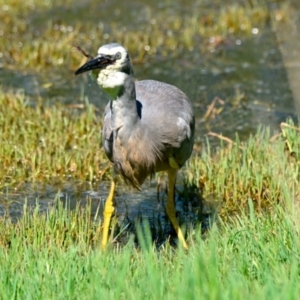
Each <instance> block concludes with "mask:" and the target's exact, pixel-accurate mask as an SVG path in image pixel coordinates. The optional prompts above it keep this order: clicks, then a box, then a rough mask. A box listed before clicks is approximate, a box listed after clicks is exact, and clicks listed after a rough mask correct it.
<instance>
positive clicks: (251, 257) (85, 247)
mask: <svg viewBox="0 0 300 300" xmlns="http://www.w3.org/2000/svg"><path fill="white" fill-rule="evenodd" d="M0 106H1V107H2V109H3V114H2V115H1V117H0V126H1V128H2V130H1V132H0V138H1V141H2V145H1V146H2V147H1V150H0V163H1V164H2V165H1V169H0V178H1V188H2V191H3V194H4V193H7V195H6V196H7V198H9V195H10V191H11V189H12V190H13V191H16V190H18V189H19V186H20V184H21V183H22V182H25V181H26V182H41V183H50V184H51V183H53V182H61V183H64V182H66V180H70V179H71V180H72V179H74V182H75V180H79V181H80V180H81V181H86V180H90V181H91V182H94V181H97V180H101V179H102V175H103V174H104V173H105V166H106V162H107V160H106V159H105V158H104V153H103V150H102V149H99V142H100V134H98V133H99V130H100V127H101V124H100V123H99V122H98V121H97V120H98V117H97V112H96V111H95V109H94V108H93V107H92V106H91V105H89V104H88V103H87V104H86V105H83V106H82V107H81V108H80V109H79V108H74V107H73V108H72V107H65V106H56V107H54V106H50V107H48V106H46V105H45V104H42V103H39V104H38V105H37V106H32V105H31V103H30V99H28V98H26V97H24V95H20V94H14V93H2V94H1V95H0ZM299 131H300V129H299V127H297V126H295V125H294V124H293V123H292V122H291V121H288V122H287V123H282V124H281V132H280V133H279V134H277V135H275V136H272V135H270V133H269V131H268V130H267V129H262V128H261V129H259V130H258V132H257V134H255V135H254V136H252V137H250V138H249V139H248V140H247V141H244V142H241V141H239V139H238V137H237V138H236V140H234V141H230V140H228V139H227V140H226V139H225V140H224V139H223V138H222V137H219V138H220V139H221V144H220V147H219V148H218V149H217V150H216V151H212V149H211V148H210V147H209V145H208V146H207V147H206V148H205V149H203V154H202V156H200V155H199V154H198V155H194V156H193V158H192V159H191V160H190V162H189V164H188V166H187V168H186V169H185V170H184V171H183V173H182V175H183V177H184V178H185V181H186V182H187V183H189V184H197V185H200V186H201V187H202V189H203V196H204V198H205V199H206V200H207V201H211V202H213V205H216V206H217V208H218V211H219V222H217V224H215V225H213V228H212V229H211V230H210V231H209V232H208V233H206V235H205V238H202V237H201V232H200V229H197V226H196V227H195V228H189V232H188V237H187V240H188V243H189V245H190V250H189V251H188V252H184V251H183V250H182V249H181V248H174V247H172V246H170V244H169V243H168V242H166V243H164V244H163V246H161V247H160V248H159V249H157V248H156V247H155V246H154V245H153V243H152V241H151V239H150V238H149V237H148V235H147V234H144V232H146V233H147V230H146V231H145V230H144V231H140V230H138V233H137V236H138V237H139V247H136V244H135V243H133V241H132V242H129V243H128V244H126V245H123V246H120V245H119V244H115V246H114V247H113V248H111V249H110V250H109V251H107V252H105V253H104V252H101V250H100V248H99V240H100V235H101V232H100V231H99V226H100V223H99V221H98V218H97V217H93V218H92V217H91V207H90V206H87V207H86V208H80V207H77V209H75V210H73V211H70V210H68V209H67V208H64V207H63V206H62V204H61V203H60V201H59V198H58V199H57V200H56V203H57V205H56V207H53V208H51V209H49V211H48V212H47V213H40V212H39V208H38V207H37V208H36V209H35V210H34V211H31V210H30V209H29V207H27V206H26V204H25V206H24V214H23V217H21V218H20V219H19V220H18V221H17V222H12V221H11V220H10V219H9V218H8V217H4V218H2V219H0V261H1V268H0V290H1V297H2V298H3V299H98V298H99V297H100V295H101V297H103V298H108V299H116V298H117V299H118V298H121V299H160V298H164V299H194V298H195V299H199V298H208V299H240V297H241V295H243V297H244V298H246V299H282V298H285V299H297V298H298V295H299V292H300V286H299V285H298V284H297V283H298V282H299V279H300V278H299V274H300V273H299V271H300V269H299V259H300V250H299V249H300V247H299V246H300V245H299V242H300V239H299V228H300V227H299V225H300V223H299V218H298V215H299V212H300V211H299V209H300V208H299V204H300V202H299V201H300V199H299V190H300V187H299V166H300V165H299V158H300V138H299ZM223 140H224V141H223ZM87 144H88V145H89V147H86V145H87ZM197 147H198V146H197ZM20 201H23V199H20ZM148 231H149V230H148ZM142 232H143V233H142Z"/></svg>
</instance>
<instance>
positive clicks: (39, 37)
mask: <svg viewBox="0 0 300 300" xmlns="http://www.w3.org/2000/svg"><path fill="white" fill-rule="evenodd" d="M2 2H3V1H2ZM2 2H0V28H1V29H0V36H1V41H2V48H1V53H0V58H1V61H2V65H3V66H4V67H5V68H10V69H16V70H26V71H28V70H31V71H35V72H36V71H38V70H40V69H43V70H45V68H55V67H57V66H65V67H66V66H68V67H69V68H72V69H75V68H77V67H78V65H79V60H80V59H81V58H82V57H81V56H80V55H79V54H74V53H75V51H72V45H79V46H82V47H83V48H85V49H86V50H87V51H88V52H91V53H95V51H96V49H94V48H92V47H91V45H93V47H97V46H98V45H101V44H105V43H108V42H115V41H118V42H119V43H122V44H123V45H124V46H125V47H126V48H128V50H129V51H130V53H131V56H132V58H133V59H134V61H135V62H145V61H147V60H149V59H151V57H174V56H178V55H182V54H183V53H185V52H186V51H192V50H195V51H201V52H203V51H204V52H205V51H211V50H212V49H214V48H215V47H218V46H219V45H223V44H226V40H227V39H228V38H232V37H236V38H243V37H247V36H250V35H252V33H253V32H254V33H255V34H256V33H259V32H260V31H263V29H264V28H265V26H266V25H267V24H268V21H269V19H270V12H269V10H268V5H267V3H266V2H265V1H263V0H262V1H259V0H258V1H237V2H236V3H228V4H224V3H221V4H220V3H219V1H214V2H213V3H212V4H208V3H207V2H206V1H202V0H200V1H196V2H193V1H191V2H190V3H188V4H187V5H188V6H189V7H190V9H189V10H188V12H187V11H185V10H184V9H181V10H178V8H177V6H172V5H170V3H169V2H168V1H164V2H162V3H161V5H160V8H155V6H151V5H148V4H145V3H144V2H143V1H140V2H137V3H136V6H137V7H138V9H137V8H136V6H132V7H131V6H129V7H128V6H126V5H124V4H122V3H118V4H117V5H115V4H114V3H110V2H106V3H105V5H104V4H103V3H102V2H100V3H99V1H89V2H88V4H86V6H85V7H84V8H83V7H82V5H81V4H79V3H74V1H62V0H59V1H42V0H35V1H30V2H28V3H24V2H23V1H20V0H15V1H12V2H9V3H8V2H3V3H2ZM283 4H285V3H283ZM288 7H289V6H288V5H287V4H285V5H281V4H279V7H278V10H277V11H276V12H277V14H280V16H281V18H280V21H284V20H286V19H288V18H287V15H288V14H289V9H288ZM132 10H134V11H136V14H137V15H139V14H143V16H144V18H143V19H141V17H139V16H136V18H133V20H132V21H133V22H134V21H135V22H138V24H136V23H132V24H128V19H129V18H130V17H128V16H130V15H131V13H132ZM115 14H117V15H115ZM108 16H109V17H108ZM95 45H96V46H95Z"/></svg>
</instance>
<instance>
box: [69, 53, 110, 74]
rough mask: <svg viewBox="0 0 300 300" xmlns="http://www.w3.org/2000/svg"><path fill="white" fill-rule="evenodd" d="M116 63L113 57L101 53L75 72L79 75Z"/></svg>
mask: <svg viewBox="0 0 300 300" xmlns="http://www.w3.org/2000/svg"><path fill="white" fill-rule="evenodd" d="M113 63H114V60H112V59H111V57H109V56H106V55H99V56H96V57H95V58H93V59H91V60H89V61H87V62H86V63H85V64H84V65H83V66H81V67H80V68H79V69H78V70H77V71H76V72H75V73H74V74H75V75H78V74H81V73H84V72H87V71H91V70H96V69H104V68H105V67H107V66H108V65H111V64H113Z"/></svg>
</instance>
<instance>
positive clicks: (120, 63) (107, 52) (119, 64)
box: [98, 44, 127, 70]
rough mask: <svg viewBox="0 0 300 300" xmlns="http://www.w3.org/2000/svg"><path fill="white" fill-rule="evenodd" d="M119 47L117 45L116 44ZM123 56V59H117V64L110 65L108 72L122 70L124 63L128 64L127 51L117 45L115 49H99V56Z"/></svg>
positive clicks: (103, 47) (104, 47)
mask: <svg viewBox="0 0 300 300" xmlns="http://www.w3.org/2000/svg"><path fill="white" fill-rule="evenodd" d="M116 45H117V44H116ZM118 52H119V53H120V54H121V58H120V59H117V60H116V62H115V63H114V64H113V65H110V66H108V67H107V68H106V70H108V69H111V70H120V69H121V67H122V66H123V65H124V63H127V62H126V60H127V51H126V49H125V48H124V47H122V46H121V45H117V46H115V47H112V48H109V47H107V45H106V46H102V47H100V48H99V49H98V55H112V56H114V55H116V54H117V53H118Z"/></svg>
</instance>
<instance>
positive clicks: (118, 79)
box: [97, 44, 131, 100]
mask: <svg viewBox="0 0 300 300" xmlns="http://www.w3.org/2000/svg"><path fill="white" fill-rule="evenodd" d="M117 53H119V54H120V55H119V57H120V58H118V59H116V60H115V61H114V63H112V64H109V65H108V66H106V67H105V68H104V69H102V70H100V72H99V74H98V77H97V83H98V84H99V85H100V87H101V88H102V89H103V90H104V91H105V92H107V94H108V95H109V96H110V98H111V99H112V100H115V99H117V97H118V96H119V94H120V92H121V89H122V88H123V86H124V83H125V80H126V78H127V77H128V76H130V75H128V74H126V73H124V72H123V70H124V67H125V68H126V67H127V68H128V67H129V68H131V65H130V60H129V59H128V54H127V51H126V50H125V48H124V47H122V46H121V45H119V44H108V45H105V46H102V47H100V48H99V50H98V55H99V56H100V55H104V56H105V55H107V56H111V57H115V56H116V54H117ZM128 65H129V66H128Z"/></svg>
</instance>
